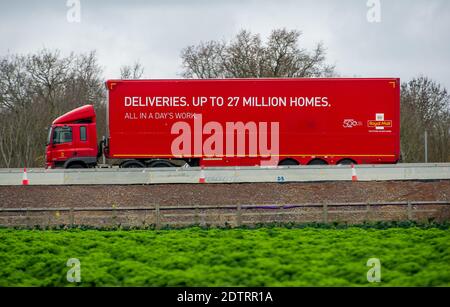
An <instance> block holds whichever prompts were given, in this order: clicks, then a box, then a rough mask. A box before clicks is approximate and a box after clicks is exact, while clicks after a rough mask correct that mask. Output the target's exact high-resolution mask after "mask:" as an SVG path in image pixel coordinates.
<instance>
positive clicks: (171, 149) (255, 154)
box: [46, 78, 400, 168]
mask: <svg viewBox="0 0 450 307" xmlns="http://www.w3.org/2000/svg"><path fill="white" fill-rule="evenodd" d="M106 87H107V91H108V102H107V104H108V105H107V135H106V136H105V137H103V138H102V139H101V141H100V142H98V139H97V132H96V131H97V130H96V114H95V111H94V108H93V106H92V105H85V106H82V107H80V108H77V109H75V110H72V111H70V112H68V113H66V114H64V115H62V116H60V117H58V118H57V119H56V120H55V121H54V122H53V124H52V125H51V127H50V130H49V134H48V141H47V148H46V164H47V167H49V168H58V167H62V168H87V167H95V166H97V165H99V163H98V160H99V159H100V157H101V156H102V155H103V159H101V160H102V161H106V160H105V158H109V159H113V160H112V161H114V163H115V164H118V165H119V166H120V167H124V168H131V167H133V168H137V167H176V166H187V165H189V166H259V165H262V166H264V165H275V166H276V165H320V164H330V165H331V164H352V163H354V164H388V163H397V162H398V160H399V157H400V80H399V79H395V78H377V79H361V78H351V79H346V78H333V79H227V80H108V81H107V82H106Z"/></svg>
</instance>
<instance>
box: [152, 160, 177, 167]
mask: <svg viewBox="0 0 450 307" xmlns="http://www.w3.org/2000/svg"><path fill="white" fill-rule="evenodd" d="M151 167H173V165H172V164H170V163H169V162H166V161H158V162H154V163H152V164H151Z"/></svg>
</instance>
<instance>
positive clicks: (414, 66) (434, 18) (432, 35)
mask: <svg viewBox="0 0 450 307" xmlns="http://www.w3.org/2000/svg"><path fill="white" fill-rule="evenodd" d="M366 2H367V0H340V1H337V0H316V1H312V0H303V1H294V0H284V1H283V0H282V1H268V0H267V1H265V0H260V1H258V0H253V1H252V0H247V1H237V0H236V1H225V0H224V1H207V0H201V1H200V0H197V1H183V0H173V1H170V0H169V1H143V0H142V1H140V0H134V1H106V0H104V1H92V0H90V1H88V0H81V6H82V22H81V23H79V24H71V23H68V22H67V20H66V13H67V7H66V0H47V1H24V0H22V1H13V2H9V1H0V7H1V8H2V9H1V10H0V25H1V27H0V41H1V45H0V54H5V53H7V52H8V50H9V51H10V52H20V53H27V52H33V51H35V50H37V49H39V48H42V47H48V48H59V49H61V50H62V51H63V52H65V53H68V52H70V51H76V52H77V51H88V50H91V49H96V50H97V51H98V54H99V58H100V60H101V64H102V65H103V67H104V69H105V77H107V78H110V77H117V75H118V71H119V67H120V66H121V65H122V64H126V63H131V62H133V61H134V60H137V59H139V60H140V61H141V62H142V63H143V64H144V65H145V67H146V72H147V75H148V77H151V78H173V77H178V73H179V72H180V70H181V67H180V65H181V63H180V59H179V55H180V51H181V49H182V48H183V47H185V46H187V45H189V44H195V43H197V42H199V41H201V40H210V39H229V38H231V37H232V36H233V35H234V34H235V33H236V32H237V31H238V30H239V29H241V28H246V29H249V30H251V31H253V32H257V33H261V34H262V36H266V35H267V34H268V33H269V32H270V30H271V29H273V28H280V27H286V28H292V29H298V30H302V31H303V40H302V44H303V45H304V46H305V47H307V48H311V47H312V46H314V44H315V43H317V42H319V41H323V42H324V44H325V45H326V46H327V47H328V55H329V61H330V62H332V63H336V65H337V70H338V72H339V73H341V74H342V75H344V76H367V77H377V76H392V77H397V76H398V77H401V78H402V79H410V78H411V77H414V76H416V75H418V74H425V75H428V76H430V77H432V78H434V79H436V80H438V81H440V82H441V83H443V84H444V85H446V87H447V88H450V75H449V74H448V67H450V59H449V57H448V54H450V44H449V43H448V32H449V30H450V2H449V1H448V0H381V5H382V11H381V12H382V15H381V18H382V22H381V23H375V24H371V23H369V22H367V19H366V13H367V9H368V8H367V6H366Z"/></svg>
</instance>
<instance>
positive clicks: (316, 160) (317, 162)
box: [308, 159, 328, 165]
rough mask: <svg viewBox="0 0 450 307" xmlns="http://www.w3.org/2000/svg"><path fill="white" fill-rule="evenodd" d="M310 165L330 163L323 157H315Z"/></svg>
mask: <svg viewBox="0 0 450 307" xmlns="http://www.w3.org/2000/svg"><path fill="white" fill-rule="evenodd" d="M308 165H328V163H327V162H326V161H325V160H322V159H314V160H311V162H309V163H308Z"/></svg>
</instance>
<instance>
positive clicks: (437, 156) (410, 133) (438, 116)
mask: <svg viewBox="0 0 450 307" xmlns="http://www.w3.org/2000/svg"><path fill="white" fill-rule="evenodd" d="M401 96H402V102H401V116H402V122H401V125H402V131H401V140H402V154H403V158H404V160H405V161H407V162H423V161H424V152H425V148H424V133H425V131H427V133H428V135H429V148H428V149H429V150H428V151H429V160H430V161H432V162H446V161H450V136H449V133H450V96H449V94H448V92H447V90H446V89H445V88H443V87H442V86H441V85H440V84H438V83H436V82H434V81H432V80H430V79H429V78H427V77H423V76H422V77H418V78H415V79H413V80H411V81H410V82H408V83H404V84H402V94H401Z"/></svg>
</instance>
